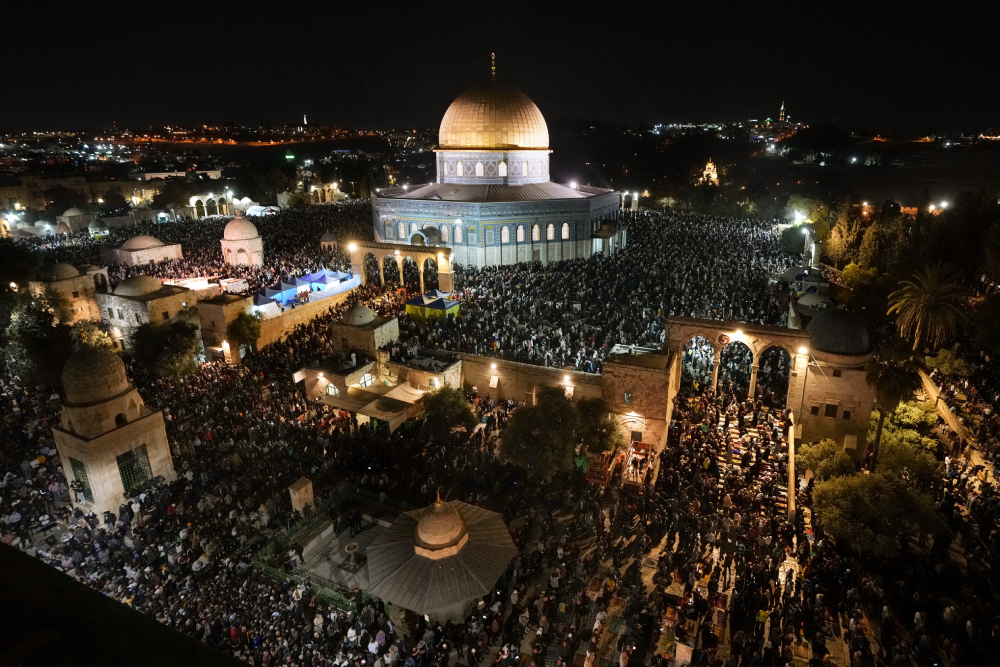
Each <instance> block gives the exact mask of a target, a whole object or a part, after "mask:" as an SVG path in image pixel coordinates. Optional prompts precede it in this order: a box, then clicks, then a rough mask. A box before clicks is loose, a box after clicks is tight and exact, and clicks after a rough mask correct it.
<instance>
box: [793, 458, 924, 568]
mask: <svg viewBox="0 0 1000 667" xmlns="http://www.w3.org/2000/svg"><path fill="white" fill-rule="evenodd" d="M813 506H814V508H815V512H816V515H817V517H818V518H819V520H820V522H821V523H822V526H823V530H825V531H826V532H827V533H829V534H830V535H832V536H833V537H835V538H837V539H838V540H841V539H843V540H846V541H847V542H848V543H849V544H850V545H851V547H852V548H854V549H855V550H857V551H860V552H865V553H869V554H872V555H874V556H878V557H888V556H894V555H896V554H897V553H898V552H899V546H900V541H901V540H902V539H904V538H906V537H907V536H909V535H911V534H912V533H913V532H915V531H920V532H925V533H926V532H936V531H937V530H939V529H940V527H941V525H942V524H941V522H940V519H939V517H938V516H937V512H936V510H935V506H934V503H933V501H932V500H931V498H930V496H929V495H927V494H926V493H922V492H921V491H919V490H918V489H917V488H916V487H914V486H913V485H912V484H908V483H907V482H906V480H905V479H904V478H902V477H899V476H897V475H894V474H889V473H882V472H878V473H874V474H871V475H848V476H844V477H831V478H830V479H828V480H826V481H824V482H821V483H820V484H818V485H817V486H816V489H815V490H814V492H813Z"/></svg>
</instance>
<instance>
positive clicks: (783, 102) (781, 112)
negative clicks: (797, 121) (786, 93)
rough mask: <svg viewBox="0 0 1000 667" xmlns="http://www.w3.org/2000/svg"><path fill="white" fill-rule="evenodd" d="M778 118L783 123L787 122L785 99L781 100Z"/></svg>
mask: <svg viewBox="0 0 1000 667" xmlns="http://www.w3.org/2000/svg"><path fill="white" fill-rule="evenodd" d="M778 120H779V121H781V122H782V123H784V122H785V101H784V100H782V101H781V111H779V112H778Z"/></svg>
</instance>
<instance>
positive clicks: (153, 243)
mask: <svg viewBox="0 0 1000 667" xmlns="http://www.w3.org/2000/svg"><path fill="white" fill-rule="evenodd" d="M95 222H96V221H95ZM91 234H92V235H93V234H94V232H93V231H91ZM183 257H184V253H183V252H182V251H181V244H180V243H164V242H163V241H161V240H160V239H158V238H156V237H155V236H150V235H148V234H139V235H138V236H133V237H132V238H130V239H129V240H127V241H125V243H123V244H121V246H120V247H118V248H104V249H102V250H101V261H102V262H103V263H105V264H110V263H112V262H115V263H118V264H128V265H129V266H141V265H144V264H153V263H156V262H164V261H166V260H168V259H182V258H183Z"/></svg>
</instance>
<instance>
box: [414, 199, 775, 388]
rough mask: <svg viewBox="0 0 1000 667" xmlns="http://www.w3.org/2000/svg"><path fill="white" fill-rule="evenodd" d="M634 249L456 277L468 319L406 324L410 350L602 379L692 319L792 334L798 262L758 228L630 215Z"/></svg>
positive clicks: (728, 221)
mask: <svg viewBox="0 0 1000 667" xmlns="http://www.w3.org/2000/svg"><path fill="white" fill-rule="evenodd" d="M625 216H626V218H625V220H626V224H627V230H628V231H627V234H628V243H627V245H626V247H625V248H624V249H622V250H620V251H619V252H617V253H615V254H614V255H612V256H610V257H604V256H601V255H596V256H595V257H592V258H589V259H577V260H568V261H563V262H556V263H554V264H549V265H543V264H541V263H539V262H532V263H520V264H514V265H504V266H487V267H482V268H477V267H464V266H459V265H456V266H455V285H456V297H455V298H457V299H459V300H461V314H460V316H459V317H457V318H455V317H450V316H449V317H448V318H446V319H443V320H441V321H438V322H432V323H429V324H424V323H422V322H418V321H415V320H414V319H413V318H411V317H409V316H406V315H403V316H401V318H400V335H401V336H402V337H403V338H404V340H403V342H404V344H407V343H408V342H409V339H411V338H412V339H415V340H416V342H417V343H418V344H419V345H422V346H427V347H437V348H440V349H446V350H456V351H462V352H469V353H472V354H478V355H484V356H491V357H501V358H504V359H509V360H513V361H520V362H524V363H530V364H541V365H547V366H556V367H559V368H573V369H576V370H581V371H586V372H591V373H598V372H600V370H601V366H602V363H603V361H604V359H605V358H606V357H607V355H608V353H609V352H610V350H611V349H612V347H613V346H614V345H615V344H616V343H623V344H626V345H640V346H649V347H660V346H662V344H663V342H664V336H665V326H666V319H667V317H669V316H671V315H686V316H690V317H699V318H705V319H711V320H730V321H740V322H752V323H759V324H772V325H778V326H784V325H785V323H786V322H787V303H785V302H783V301H782V297H781V292H782V289H781V286H780V284H779V283H778V282H776V281H774V280H773V279H772V276H774V275H776V274H779V273H781V272H782V271H784V270H785V269H787V268H788V267H789V266H791V265H792V264H793V262H794V258H793V257H792V256H791V255H789V254H788V253H787V252H785V251H784V250H783V249H782V248H781V247H780V246H779V244H778V235H777V233H776V232H775V230H774V228H773V226H772V225H770V224H769V223H766V222H761V221H757V220H749V219H741V218H732V217H720V216H702V215H685V214H676V213H660V212H654V211H641V212H638V213H626V214H625Z"/></svg>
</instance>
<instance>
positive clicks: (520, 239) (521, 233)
mask: <svg viewBox="0 0 1000 667" xmlns="http://www.w3.org/2000/svg"><path fill="white" fill-rule="evenodd" d="M517 242H518V243H524V225H518V226H517Z"/></svg>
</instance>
